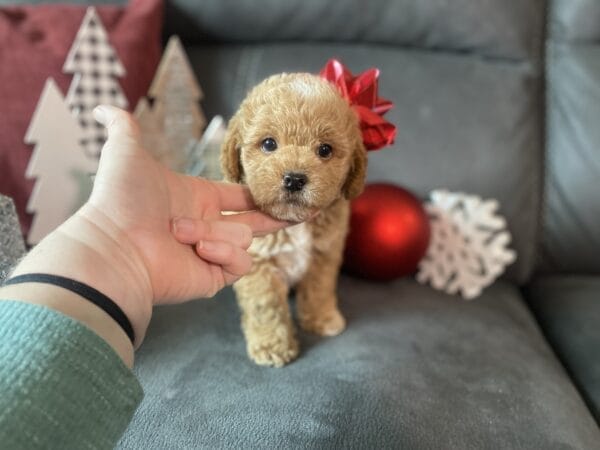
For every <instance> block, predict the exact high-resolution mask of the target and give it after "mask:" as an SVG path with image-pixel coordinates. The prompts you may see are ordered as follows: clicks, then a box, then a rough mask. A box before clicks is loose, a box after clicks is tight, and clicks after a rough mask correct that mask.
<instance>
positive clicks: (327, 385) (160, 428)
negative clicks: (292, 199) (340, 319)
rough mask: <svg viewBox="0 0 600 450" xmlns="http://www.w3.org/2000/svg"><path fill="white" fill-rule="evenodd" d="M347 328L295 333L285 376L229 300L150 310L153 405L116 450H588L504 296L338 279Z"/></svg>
mask: <svg viewBox="0 0 600 450" xmlns="http://www.w3.org/2000/svg"><path fill="white" fill-rule="evenodd" d="M339 291H340V297H341V299H342V300H341V309H342V311H343V312H344V314H345V316H346V318H347V319H348V329H347V330H346V331H345V332H344V333H343V334H341V335H340V336H337V337H334V338H318V337H315V336H309V335H306V334H304V333H300V340H301V345H302V353H301V355H300V358H299V359H298V360H296V361H295V362H293V363H292V364H290V365H288V366H286V367H284V368H282V369H273V368H264V367H259V366H256V365H254V363H252V362H251V361H250V360H249V359H248V358H247V356H246V354H245V344H244V340H243V337H242V334H241V331H240V326H239V313H238V309H237V306H236V304H235V301H234V298H233V294H232V291H231V290H225V291H223V292H222V293H221V294H219V295H218V296H217V297H216V298H215V299H213V300H204V301H198V302H195V303H191V304H186V305H181V306H175V307H162V308H157V309H156V310H155V315H154V318H153V320H152V323H151V325H150V329H149V332H148V336H147V338H146V342H145V343H144V344H143V346H142V348H141V349H140V350H139V352H138V353H137V362H136V369H135V370H136V373H137V375H138V376H139V377H140V379H141V382H142V385H143V387H144V389H145V392H146V396H145V399H144V401H143V402H142V404H141V406H140V408H139V410H138V411H137V413H136V416H135V418H134V420H133V422H132V424H131V426H130V427H129V429H128V431H127V432H126V435H125V436H124V438H123V440H122V442H121V444H120V448H127V449H137V448H139V449H162V448H179V449H186V448H194V449H196V448H210V449H214V448H286V449H292V448H344V449H354V448H356V449H359V448H363V449H364V448H411V449H412V448H460V449H474V448H506V449H514V448H531V449H541V448H543V449H554V448H573V449H592V448H595V446H596V445H597V443H598V442H600V431H599V430H598V428H597V426H596V424H595V422H594V420H593V418H592V416H591V415H590V413H589V411H588V409H587V408H586V407H585V405H584V404H583V402H582V400H581V398H580V397H579V394H578V393H577V391H576V389H575V388H574V386H573V385H572V384H571V382H570V381H569V379H568V377H567V375H566V374H565V372H564V370H563V368H562V366H561V365H560V363H559V362H558V361H557V360H556V358H555V357H554V354H553V353H552V351H551V349H550V348H549V347H548V345H547V343H546V341H545V340H544V339H543V337H542V336H541V334H540V332H539V331H538V328H537V326H536V324H535V322H534V320H533V318H532V316H531V315H530V313H529V312H528V309H527V308H526V307H525V306H524V304H523V302H522V300H521V297H520V294H519V292H518V290H517V289H516V288H514V287H513V286H512V285H510V284H506V283H497V284H495V285H494V286H492V287H491V288H490V289H488V290H487V291H485V292H484V294H483V296H482V297H481V298H480V299H478V300H476V301H473V302H464V301H462V300H459V299H457V298H455V297H450V296H447V295H445V294H442V293H439V292H436V291H433V290H431V289H429V288H427V287H424V286H421V285H418V284H416V283H415V282H414V281H412V280H401V281H397V282H394V283H390V284H371V283H367V282H364V281H359V280H356V279H351V278H347V277H342V279H341V282H340V287H339Z"/></svg>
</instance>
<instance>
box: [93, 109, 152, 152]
mask: <svg viewBox="0 0 600 450" xmlns="http://www.w3.org/2000/svg"><path fill="white" fill-rule="evenodd" d="M93 114H94V118H95V119H96V120H97V121H98V122H100V123H101V124H102V125H104V126H105V127H106V131H107V133H108V139H107V140H106V143H105V144H104V147H113V146H116V145H118V146H119V147H120V148H121V147H122V148H123V150H125V151H127V150H129V151H133V150H138V149H139V148H141V146H140V130H139V127H138V125H137V122H136V121H135V119H134V118H133V117H132V116H131V114H129V113H128V112H127V111H124V110H122V109H120V108H117V107H115V106H110V105H100V106H97V107H96V108H94V111H93Z"/></svg>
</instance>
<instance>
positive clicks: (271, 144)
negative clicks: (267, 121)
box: [261, 138, 277, 152]
mask: <svg viewBox="0 0 600 450" xmlns="http://www.w3.org/2000/svg"><path fill="white" fill-rule="evenodd" d="M261 148H262V149H263V151H265V152H274V151H275V150H277V142H276V141H275V139H273V138H266V139H265V140H264V141H262V144H261Z"/></svg>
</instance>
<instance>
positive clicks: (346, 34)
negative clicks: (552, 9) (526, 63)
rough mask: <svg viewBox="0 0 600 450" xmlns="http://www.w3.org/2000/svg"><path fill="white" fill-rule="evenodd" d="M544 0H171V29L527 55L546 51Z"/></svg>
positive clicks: (196, 35) (254, 38) (234, 38)
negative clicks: (542, 47)
mask: <svg viewBox="0 0 600 450" xmlns="http://www.w3.org/2000/svg"><path fill="white" fill-rule="evenodd" d="M544 3H545V2H544V0H504V1H497V0H479V1H476V2H474V1H472V0H454V1H452V2H447V1H420V2H416V1H406V0H373V1H369V2H361V1H358V0H345V1H340V0H328V1H323V0H293V1H285V2H282V1H278V0H241V1H240V0H238V1H236V2H234V3H232V2H224V1H221V0H205V1H202V2H197V1H195V0H172V1H170V2H168V3H167V9H166V17H167V23H166V26H167V31H168V32H169V33H176V34H180V35H181V36H182V37H183V38H184V40H187V41H188V42H194V43H199V42H201V41H206V40H217V41H226V42H265V41H269V42H274V41H307V40H308V41H326V42H368V43H378V44H386V45H396V46H398V45H401V46H411V47H419V48H435V49H444V50H460V51H474V52H477V53H481V54H485V55H487V56H496V57H503V58H511V59H521V58H526V57H532V56H533V55H537V54H539V47H540V41H541V38H540V36H541V33H542V27H543V18H544Z"/></svg>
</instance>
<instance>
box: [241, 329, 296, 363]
mask: <svg viewBox="0 0 600 450" xmlns="http://www.w3.org/2000/svg"><path fill="white" fill-rule="evenodd" d="M248 356H250V359H252V360H253V361H254V362H255V363H256V364H258V365H261V366H272V367H282V366H284V365H285V364H287V363H289V362H290V361H292V360H294V359H296V357H297V356H298V341H296V339H294V337H292V336H277V335H268V336H264V335H263V336H261V337H254V338H252V339H248Z"/></svg>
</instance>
